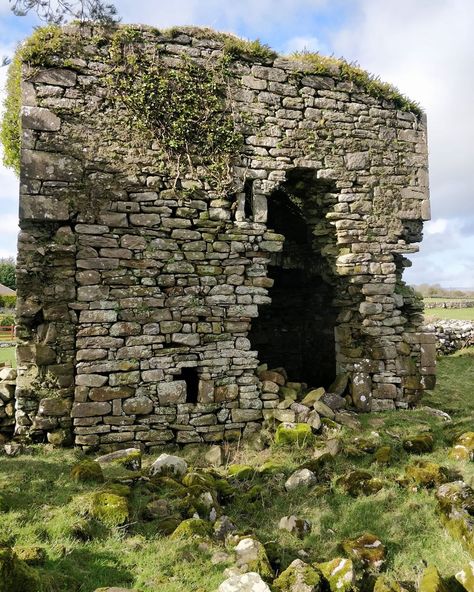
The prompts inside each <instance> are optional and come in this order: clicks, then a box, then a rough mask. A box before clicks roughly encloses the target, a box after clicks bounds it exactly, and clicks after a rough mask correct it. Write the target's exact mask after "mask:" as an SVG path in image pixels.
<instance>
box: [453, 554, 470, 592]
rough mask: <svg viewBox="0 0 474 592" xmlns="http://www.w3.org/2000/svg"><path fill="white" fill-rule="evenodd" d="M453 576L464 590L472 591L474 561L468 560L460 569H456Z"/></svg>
mask: <svg viewBox="0 0 474 592" xmlns="http://www.w3.org/2000/svg"><path fill="white" fill-rule="evenodd" d="M455 577H456V580H457V581H458V582H459V583H460V584H461V586H462V587H463V588H464V589H465V590H466V592H474V561H470V562H469V563H468V564H467V565H466V566H465V567H463V569H462V570H461V571H458V573H457V574H456V576H455Z"/></svg>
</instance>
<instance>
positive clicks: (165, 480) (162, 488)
mask: <svg viewBox="0 0 474 592" xmlns="http://www.w3.org/2000/svg"><path fill="white" fill-rule="evenodd" d="M150 485H151V487H152V488H153V489H154V490H155V491H156V492H157V493H159V494H160V495H162V496H165V497H174V498H176V497H178V498H182V497H186V495H187V494H188V490H187V488H186V486H185V485H183V484H182V483H179V482H178V481H176V479H173V478H172V477H167V476H164V477H152V478H151V479H150Z"/></svg>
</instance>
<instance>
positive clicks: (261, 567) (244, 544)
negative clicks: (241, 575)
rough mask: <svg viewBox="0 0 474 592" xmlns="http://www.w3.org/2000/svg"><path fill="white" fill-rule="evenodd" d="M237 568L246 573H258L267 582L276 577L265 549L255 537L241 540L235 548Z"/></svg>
mask: <svg viewBox="0 0 474 592" xmlns="http://www.w3.org/2000/svg"><path fill="white" fill-rule="evenodd" d="M234 551H235V555H236V559H237V560H236V563H237V566H238V567H239V568H240V569H242V570H243V571H246V572H256V573H258V574H260V576H261V577H262V578H263V579H264V580H266V581H271V580H272V579H273V577H274V574H273V569H272V567H271V565H270V562H269V560H268V556H267V552H266V551H265V547H264V546H263V545H262V543H261V542H260V541H258V540H257V539H255V538H253V537H244V538H241V539H240V540H239V542H238V544H237V545H236V547H235V548H234Z"/></svg>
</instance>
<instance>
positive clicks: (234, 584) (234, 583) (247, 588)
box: [217, 572, 271, 592]
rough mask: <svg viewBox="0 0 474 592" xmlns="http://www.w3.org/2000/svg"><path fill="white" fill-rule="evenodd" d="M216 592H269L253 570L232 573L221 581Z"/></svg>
mask: <svg viewBox="0 0 474 592" xmlns="http://www.w3.org/2000/svg"><path fill="white" fill-rule="evenodd" d="M217 592H271V590H270V588H269V587H268V586H267V584H266V583H265V582H264V581H263V580H262V578H261V577H260V575H259V574H258V573H255V572H248V573H244V574H239V575H234V576H231V577H230V578H228V579H227V580H225V581H224V582H222V584H221V585H220V586H219V588H218V591H217Z"/></svg>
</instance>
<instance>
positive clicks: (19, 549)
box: [13, 545, 46, 565]
mask: <svg viewBox="0 0 474 592" xmlns="http://www.w3.org/2000/svg"><path fill="white" fill-rule="evenodd" d="M13 551H14V553H15V554H16V556H17V557H18V559H20V560H21V561H24V562H25V563H27V564H28V565H41V564H42V563H44V561H45V559H46V551H45V549H44V547H39V546H38V545H30V546H28V547H26V546H23V545H21V546H15V547H14V549H13Z"/></svg>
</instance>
